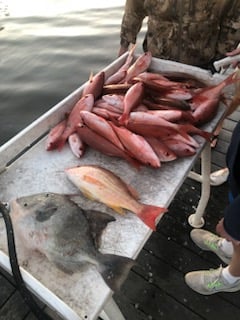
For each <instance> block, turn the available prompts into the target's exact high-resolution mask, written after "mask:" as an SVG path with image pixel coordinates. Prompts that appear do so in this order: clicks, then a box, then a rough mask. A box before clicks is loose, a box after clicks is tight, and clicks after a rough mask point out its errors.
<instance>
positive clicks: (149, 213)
mask: <svg viewBox="0 0 240 320" xmlns="http://www.w3.org/2000/svg"><path fill="white" fill-rule="evenodd" d="M167 211H168V209H167V208H163V207H158V206H152V205H144V206H143V208H142V210H141V211H140V212H139V213H137V216H138V217H139V218H140V219H141V220H142V221H143V222H144V223H145V224H146V225H147V226H148V227H149V228H151V229H152V230H153V231H156V219H157V218H160V217H161V216H162V214H163V213H165V212H167Z"/></svg>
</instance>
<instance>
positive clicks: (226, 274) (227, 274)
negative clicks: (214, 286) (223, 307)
mask: <svg viewBox="0 0 240 320" xmlns="http://www.w3.org/2000/svg"><path fill="white" fill-rule="evenodd" d="M222 275H223V278H224V279H225V280H227V282H228V283H230V284H233V283H234V282H236V281H237V280H239V279H240V277H235V276H233V275H231V273H230V272H229V266H227V267H226V268H223V270H222Z"/></svg>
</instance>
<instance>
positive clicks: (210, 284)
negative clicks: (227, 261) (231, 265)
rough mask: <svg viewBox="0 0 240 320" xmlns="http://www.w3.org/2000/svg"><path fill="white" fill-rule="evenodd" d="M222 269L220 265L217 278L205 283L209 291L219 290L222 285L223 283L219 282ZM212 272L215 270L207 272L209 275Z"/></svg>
mask: <svg viewBox="0 0 240 320" xmlns="http://www.w3.org/2000/svg"><path fill="white" fill-rule="evenodd" d="M222 269H223V268H222V265H221V266H220V268H219V273H218V275H217V277H216V278H215V279H214V280H212V281H210V282H208V283H207V287H208V289H211V290H213V289H217V288H220V287H221V286H222V285H223V282H222V280H221V275H222ZM213 271H216V270H214V269H211V270H209V272H210V273H212V272H213Z"/></svg>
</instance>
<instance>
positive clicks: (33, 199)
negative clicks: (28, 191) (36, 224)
mask: <svg viewBox="0 0 240 320" xmlns="http://www.w3.org/2000/svg"><path fill="white" fill-rule="evenodd" d="M56 200H58V202H56ZM61 202H63V200H62V199H61V197H60V198H59V197H58V195H56V194H53V193H40V194H33V195H29V196H25V197H21V198H17V199H14V200H12V201H11V202H10V214H11V216H14V217H16V218H22V217H26V216H33V217H34V218H35V219H36V220H39V221H41V220H42V221H43V220H47V219H48V218H49V217H50V216H52V215H53V213H54V212H55V211H56V203H59V204H61ZM43 213H44V215H43Z"/></svg>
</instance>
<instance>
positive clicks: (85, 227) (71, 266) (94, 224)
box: [10, 193, 134, 291]
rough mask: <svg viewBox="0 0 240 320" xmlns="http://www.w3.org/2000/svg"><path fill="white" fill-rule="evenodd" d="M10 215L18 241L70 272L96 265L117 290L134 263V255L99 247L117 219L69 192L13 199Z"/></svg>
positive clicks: (107, 281) (113, 288) (108, 282)
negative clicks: (78, 200) (90, 207)
mask: <svg viewBox="0 0 240 320" xmlns="http://www.w3.org/2000/svg"><path fill="white" fill-rule="evenodd" d="M10 216H11V218H12V222H13V226H14V233H15V236H16V242H17V243H19V244H21V245H22V246H23V247H24V248H25V249H26V250H28V251H29V252H30V253H32V252H34V251H38V252H40V253H41V254H43V255H44V256H46V258H48V260H49V261H50V262H52V263H54V264H55V265H56V267H58V268H59V269H61V270H62V271H64V272H66V273H69V274H71V273H73V272H77V271H80V270H81V268H82V267H84V266H86V265H91V266H94V267H96V269H97V270H98V271H99V272H100V274H101V275H102V277H103V279H104V280H105V282H106V283H107V285H108V286H109V287H110V288H111V289H112V290H113V291H116V290H119V288H120V286H121V284H122V283H123V281H124V280H125V278H126V277H127V275H128V272H129V271H130V269H131V267H132V266H133V265H134V260H132V259H130V258H127V257H123V256H119V255H114V254H103V253H101V252H100V251H99V250H98V249H99V247H100V240H101V234H102V231H103V230H104V228H105V227H106V226H107V224H108V223H109V222H113V221H114V220H115V219H114V218H113V217H112V216H110V215H108V214H106V213H103V212H99V211H95V210H88V211H87V210H83V209H82V208H80V207H79V206H78V205H77V204H76V203H75V202H73V201H72V200H71V199H70V198H69V196H67V195H63V194H57V193H39V194H33V195H30V196H26V197H22V198H18V199H15V200H12V201H11V203H10Z"/></svg>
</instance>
